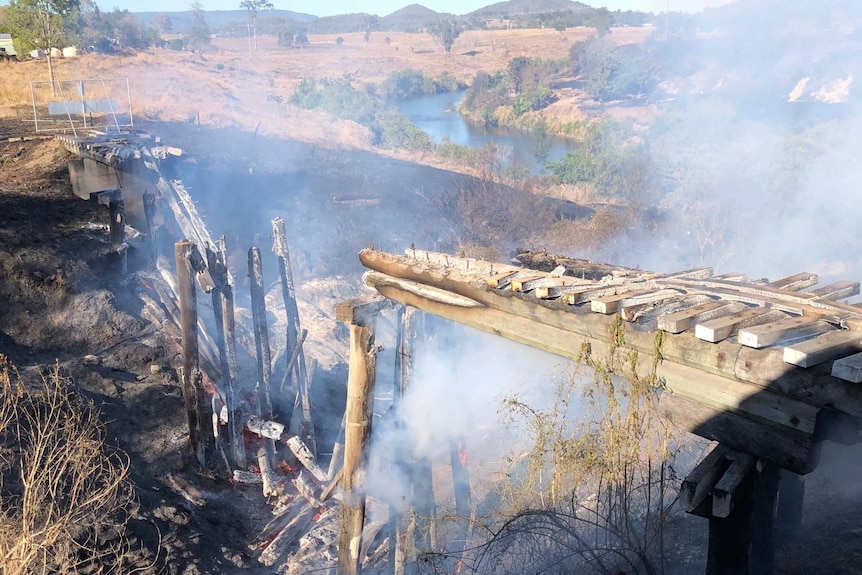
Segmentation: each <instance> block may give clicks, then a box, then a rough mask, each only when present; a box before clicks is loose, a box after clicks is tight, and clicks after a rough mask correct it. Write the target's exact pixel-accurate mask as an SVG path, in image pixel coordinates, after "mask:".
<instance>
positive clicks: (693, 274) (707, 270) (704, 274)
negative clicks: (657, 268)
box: [659, 267, 713, 280]
mask: <svg viewBox="0 0 862 575" xmlns="http://www.w3.org/2000/svg"><path fill="white" fill-rule="evenodd" d="M712 273H713V269H712V268H711V267H699V268H691V269H687V270H683V271H681V272H675V273H672V274H666V275H662V276H659V277H661V278H662V279H689V280H697V279H706V278H708V277H712Z"/></svg>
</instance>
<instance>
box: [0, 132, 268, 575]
mask: <svg viewBox="0 0 862 575" xmlns="http://www.w3.org/2000/svg"><path fill="white" fill-rule="evenodd" d="M0 131H2V130H0ZM66 157H67V156H66V153H65V151H62V150H61V149H60V148H59V146H58V145H57V144H56V143H55V142H53V141H28V142H16V143H3V144H0V302H2V304H0V353H3V354H5V355H6V356H8V357H9V359H10V360H11V361H12V362H13V363H14V364H15V365H17V366H18V367H19V369H20V370H21V372H22V374H23V377H24V379H25V381H27V382H28V383H34V382H37V381H39V379H38V377H39V370H44V369H46V367H47V366H49V365H52V364H54V363H55V362H58V363H59V365H60V366H61V372H62V373H63V374H64V375H66V376H68V377H70V378H71V380H72V381H73V385H74V386H75V387H76V388H77V389H78V390H79V391H80V393H81V394H82V395H84V396H85V397H86V398H88V399H91V400H92V401H93V402H94V403H95V404H96V405H97V406H98V407H99V408H100V411H101V414H102V416H103V419H104V421H106V422H107V432H108V435H109V442H110V443H113V444H116V445H117V446H119V447H120V448H121V449H122V450H124V451H125V452H126V453H128V454H129V456H130V458H131V480H132V482H133V483H134V484H135V486H136V488H137V496H138V504H139V505H138V509H137V510H136V512H135V513H134V515H133V517H132V519H131V521H130V524H129V531H130V533H131V539H132V541H133V542H137V543H140V544H141V545H143V546H144V547H146V548H147V549H149V550H150V551H151V552H152V553H153V554H158V561H157V563H156V568H155V569H154V571H158V572H160V573H171V574H174V573H176V574H179V573H188V574H194V573H230V572H234V571H235V570H236V569H237V568H243V570H248V571H249V572H255V571H254V567H255V565H256V563H255V562H252V560H251V557H250V552H249V550H248V548H247V542H248V541H249V534H252V533H256V529H259V525H258V524H259V523H260V521H261V518H263V517H265V514H266V513H268V509H265V508H264V505H263V502H262V501H260V500H259V499H260V498H255V497H251V496H250V497H246V494H245V493H244V492H242V491H241V490H235V489H233V488H231V487H230V486H229V485H228V484H227V483H226V482H224V481H222V480H216V478H214V477H212V476H210V475H207V474H199V473H197V472H196V470H195V469H194V468H193V467H192V466H191V465H190V463H189V462H190V459H189V457H188V454H187V453H186V452H185V449H184V445H185V443H186V442H184V441H183V430H184V428H185V426H186V424H185V415H184V412H183V409H182V398H181V395H180V391H179V388H178V386H177V382H176V376H175V373H174V372H173V370H172V369H171V365H172V364H174V362H175V360H176V358H175V357H173V356H172V352H170V351H169V350H172V349H174V346H173V345H172V342H170V341H166V339H165V336H164V335H163V334H162V333H160V331H159V330H158V329H156V328H155V327H154V326H153V325H151V324H149V323H148V322H147V321H145V320H143V319H142V318H141V317H140V315H139V314H140V311H141V302H140V299H139V298H138V297H137V295H136V294H137V290H138V289H139V286H137V285H136V284H135V281H134V280H132V281H129V282H120V281H117V280H116V279H115V278H116V276H115V275H114V274H113V273H111V267H110V266H111V261H110V258H109V257H108V256H107V255H106V252H107V247H108V243H107V238H106V235H105V234H106V231H105V229H106V228H105V226H106V225H107V212H106V211H105V208H104V207H99V206H96V205H93V204H90V203H88V202H85V201H82V200H80V199H78V198H77V197H75V196H74V195H73V194H72V191H71V186H70V184H69V180H68V173H67V169H66V165H65V160H66ZM86 355H95V356H97V357H98V358H99V359H100V362H99V363H97V364H85V362H84V361H83V357H84V356H86ZM151 366H157V367H151ZM157 368H158V372H157V373H154V371H155V370H156V369H157ZM168 473H171V474H172V475H173V476H180V477H181V478H182V477H185V476H187V477H189V478H193V483H194V485H196V486H198V487H199V488H201V489H202V490H203V491H204V493H205V495H206V499H207V500H208V503H207V504H206V505H203V506H197V505H192V504H191V503H190V502H189V501H187V500H186V499H185V498H184V497H183V496H182V494H181V493H179V492H177V491H175V490H174V489H172V486H171V482H170V481H169V480H168ZM227 493H230V494H231V497H224V496H225V495H226V494H227ZM249 495H251V494H249ZM151 556H152V555H151Z"/></svg>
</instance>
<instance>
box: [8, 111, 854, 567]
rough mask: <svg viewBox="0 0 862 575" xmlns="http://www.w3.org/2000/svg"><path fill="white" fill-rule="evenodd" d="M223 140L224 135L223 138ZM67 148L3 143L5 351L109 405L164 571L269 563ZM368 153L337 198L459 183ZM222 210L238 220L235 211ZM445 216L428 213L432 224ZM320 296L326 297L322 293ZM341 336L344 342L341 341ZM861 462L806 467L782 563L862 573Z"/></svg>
mask: <svg viewBox="0 0 862 575" xmlns="http://www.w3.org/2000/svg"><path fill="white" fill-rule="evenodd" d="M15 129H16V128H15V126H11V127H10V126H0V133H4V130H5V133H9V132H13V133H14V131H15ZM174 129H175V130H182V128H174ZM177 135H178V136H181V135H182V132H180V131H178V132H177ZM207 135H208V136H212V133H208V134H207ZM186 137H187V142H188V143H187V144H185V143H181V144H180V145H182V146H186V147H190V148H194V146H195V142H198V141H200V140H199V137H198V136H197V135H195V134H194V133H192V134H191V135H188V134H186ZM244 137H246V138H248V137H249V136H248V135H245V136H244ZM224 141H226V138H224V139H222V140H221V142H224ZM210 144H211V145H210V146H209V150H210V154H212V155H211V158H214V159H216V160H218V159H219V154H218V151H219V149H221V148H222V146H221V145H219V142H212V139H211V138H210ZM285 145H286V146H288V144H285ZM253 151H254V150H252V151H251V152H253ZM306 151H307V150H306ZM251 152H249V154H248V156H247V157H246V158H245V160H246V161H247V162H246V164H245V165H240V166H237V171H238V172H241V173H242V172H246V173H249V174H251V173H254V172H255V171H256V173H257V174H259V175H260V174H263V177H264V178H265V177H268V176H271V177H275V176H276V175H277V174H278V171H279V167H278V166H277V165H276V160H275V159H273V158H275V157H276V156H277V154H275V155H271V156H267V157H268V158H269V160H268V161H267V162H266V165H263V164H264V162H262V160H261V159H260V158H261V157H262V156H260V155H256V154H253V153H251ZM222 153H224V150H222ZM321 153H322V152H321ZM344 154H347V153H346V152H344ZM66 158H67V156H66V154H65V152H64V151H61V149H60V148H59V147H58V146H57V144H56V143H54V142H53V141H50V140H47V141H38V140H35V141H27V142H13V143H5V142H4V143H0V353H3V354H5V355H7V356H8V357H9V358H10V359H11V360H12V361H13V362H14V363H15V364H16V365H18V366H19V367H20V368H21V369H22V372H23V373H24V376H25V378H28V379H30V380H34V379H35V378H36V377H38V370H39V369H40V367H41V368H44V367H45V366H48V365H51V364H53V363H54V362H59V364H60V366H61V368H62V370H63V373H64V374H66V375H68V376H70V377H71V378H72V380H73V381H74V385H75V386H76V387H77V388H78V389H79V390H80V392H81V393H82V394H83V395H85V396H86V397H88V398H90V399H92V400H93V401H94V402H95V403H96V404H97V405H98V406H100V408H101V412H102V414H103V417H104V419H105V421H106V422H107V428H108V432H109V434H110V440H111V441H112V442H115V443H116V444H117V445H118V446H119V447H120V448H121V449H123V450H124V451H126V452H127V453H128V454H129V455H130V457H131V462H132V465H131V479H132V481H133V482H134V483H135V485H136V487H137V493H138V500H139V508H138V510H137V511H136V513H135V514H134V516H133V518H132V521H131V523H130V525H129V529H130V533H131V534H132V536H133V538H134V539H135V540H136V541H138V542H139V543H140V544H142V545H143V546H145V547H146V548H148V549H150V550H151V551H153V552H158V554H159V560H158V571H159V572H162V573H170V574H173V573H189V574H193V573H232V572H235V571H237V570H241V571H243V572H249V573H255V572H260V573H267V572H270V570H269V569H262V568H260V567H259V566H258V564H257V562H256V561H255V559H254V558H253V556H252V553H251V552H250V551H249V548H248V543H249V542H250V541H251V540H252V539H253V537H254V535H256V534H257V532H258V531H259V529H260V527H261V525H262V523H263V522H265V520H266V518H267V516H268V515H269V513H270V507H269V506H267V505H265V504H264V502H263V501H262V499H261V498H260V496H259V494H258V490H257V489H250V490H244V489H238V488H234V487H232V486H231V485H229V484H228V483H227V482H226V481H224V480H223V479H221V478H219V477H217V476H216V475H215V474H214V473H211V472H201V471H200V470H199V469H198V468H196V466H195V465H194V464H193V463H192V461H191V458H190V457H189V455H188V453H187V452H186V450H185V447H184V446H185V442H184V437H183V431H184V429H185V427H186V425H185V419H184V414H183V409H182V399H181V395H180V391H179V387H178V385H177V381H176V375H175V372H174V371H173V369H172V367H173V366H175V365H176V361H177V357H176V356H175V355H174V354H175V352H174V351H173V350H175V349H176V347H175V343H176V342H173V341H171V340H170V339H169V338H168V336H166V335H165V334H164V333H162V331H161V330H160V329H158V328H157V327H156V326H153V325H152V324H150V323H149V322H148V321H146V320H145V319H142V317H141V316H140V312H141V302H140V298H139V297H138V295H137V294H138V290H139V289H140V285H139V283H136V282H137V281H138V280H136V279H134V276H132V279H131V280H127V281H120V280H119V279H118V278H116V276H115V275H114V274H113V273H111V261H110V258H109V257H108V255H107V247H108V245H107V239H106V232H105V226H106V224H107V213H106V212H105V211H104V208H103V207H99V206H95V205H92V204H90V203H88V202H85V201H82V200H79V199H78V198H76V197H74V195H73V194H72V192H71V187H70V184H69V181H68V175H67V170H66V165H65V160H66ZM303 158H304V159H303V160H302V161H300V162H298V164H297V166H296V167H295V168H294V170H295V173H305V174H306V176H305V177H307V178H308V180H309V181H311V180H313V179H314V178H315V177H320V174H319V173H317V174H316V173H315V166H314V165H313V164H311V165H309V163H308V162H309V160H308V156H304V157H303ZM222 159H223V158H222ZM365 161H370V160H369V159H368V158H366V156H365V153H358V154H357V155H355V156H346V159H345V160H344V162H343V164H342V165H347V166H350V165H352V168H350V170H352V171H351V172H350V173H345V174H344V175H342V176H340V177H339V181H341V183H342V186H341V187H340V189H339V190H338V192H337V193H336V195H335V196H334V197H333V198H332V204H333V205H335V206H341V207H343V208H344V209H345V210H347V209H349V210H357V209H359V208H361V206H363V205H365V204H364V203H363V202H369V201H371V202H372V203H373V202H374V201H379V200H380V198H381V197H382V196H383V195H385V194H386V193H390V194H394V193H395V192H398V191H403V190H412V191H411V192H410V193H408V194H406V197H405V196H404V195H403V194H402V196H401V197H400V199H401V201H403V202H404V208H403V209H404V210H409V209H410V206H411V205H413V206H414V209H415V206H416V205H419V204H418V203H416V200H415V198H417V197H418V198H420V199H421V198H422V197H423V196H422V195H421V193H417V192H416V190H417V189H419V188H421V187H423V186H425V187H426V189H427V188H430V187H433V186H434V185H447V183H448V185H452V180H451V178H452V176H451V175H447V174H445V173H440V172H439V171H431V170H429V171H426V172H424V176H425V177H422V178H419V179H420V180H421V181H420V182H418V183H417V181H416V180H417V179H416V172H409V171H406V168H404V167H403V166H400V165H399V166H396V168H398V169H405V171H404V172H402V173H401V176H399V177H400V179H397V180H396V181H394V182H392V183H390V185H389V186H388V187H387V188H386V190H385V191H384V190H383V189H381V187H380V182H381V179H382V176H381V175H380V172H379V170H375V169H374V167H373V166H371V165H370V164H369V165H368V166H365V167H363V162H365ZM282 168H283V166H282ZM222 170H224V168H222ZM249 170H250V171H249ZM348 171H349V170H348ZM357 174H360V175H357ZM260 181H264V180H255V181H253V182H251V181H245V180H238V182H240V184H253V183H255V182H260ZM238 191H239V192H240V198H239V199H236V198H234V199H233V200H232V202H233V203H232V206H233V207H234V210H233V211H232V213H233V214H236V213H237V211H238V210H240V208H242V209H243V210H245V211H247V212H248V214H247V215H249V216H253V217H256V218H257V217H259V218H262V219H263V218H268V217H270V216H272V215H273V214H272V213H270V211H267V210H266V209H265V208H264V207H261V206H260V204H259V203H256V202H250V201H248V200H249V197H250V193H251V192H250V191H249V190H247V189H240V190H238ZM411 196H412V197H413V198H414V199H412V200H411V199H410V198H411ZM196 197H197V196H196ZM369 198H370V199H369ZM224 199H225V196H223V195H216V196H215V197H214V198H209V199H208V198H206V197H202V198H201V202H202V203H203V204H204V206H206V205H208V204H210V205H212V204H214V203H217V202H221V201H224ZM301 199H302V201H304V202H309V201H311V202H314V201H317V202H318V205H321V203H322V202H323V200H322V199H320V198H308V197H302V198H301ZM281 201H284V202H285V203H284V205H283V206H282V208H283V209H284V210H288V209H289V208H290V207H291V206H292V205H293V204H290V203H287V202H286V201H285V200H283V199H282V200H281ZM345 202H346V203H345ZM334 215H335V217H337V218H342V220H343V218H344V217H345V216H344V214H343V213H341V212H334ZM318 217H319V218H323V216H318ZM396 217H398V216H397V215H396ZM428 219H429V220H430V218H428ZM224 222H225V223H226V224H229V223H230V218H226V219H225V220H224ZM267 222H268V219H263V222H262V223H263V227H262V228H261V230H259V231H258V232H253V233H252V232H247V231H240V230H235V231H234V233H235V235H236V236H237V238H238V239H239V241H243V240H244V239H246V238H245V237H243V236H244V234H245V235H249V236H253V235H254V234H255V233H265V229H266V223H267ZM312 224H315V225H317V224H320V221H318V222H316V223H315V222H312ZM310 225H311V224H310ZM436 225H437V224H436V222H433V221H430V222H429V226H431V228H432V229H431V233H433V232H434V231H435V229H434V226H436ZM407 227H409V226H407ZM336 229H337V228H336ZM214 231H216V232H217V233H218V230H217V229H216V230H214ZM362 231H363V230H362V228H356V229H353V230H352V231H351V233H350V234H347V235H345V236H344V237H345V238H350V239H351V240H352V241H359V240H358V238H359V237H360V236H362ZM408 231H409V230H408ZM326 233H327V234H331V233H333V232H332V231H331V230H326ZM407 243H409V242H407ZM366 245H367V243H366ZM404 245H406V244H402V246H404ZM361 247H364V245H358V246H355V245H352V244H350V243H349V242H348V245H346V246H345V245H343V244H342V246H341V250H336V251H334V252H333V253H341V257H342V258H343V259H337V260H335V261H331V262H329V264H327V265H325V266H323V268H327V267H329V268H335V269H336V270H337V269H339V268H349V267H350V265H351V264H350V262H351V261H354V262H355V260H352V259H351V258H352V257H355V253H356V251H357V249H354V248H361ZM385 247H388V246H385ZM312 249H313V248H312V247H307V246H303V247H302V249H301V250H299V251H300V254H299V256H300V258H302V257H303V256H302V253H303V251H307V252H311V251H312ZM327 249H331V250H332V249H335V248H333V247H332V246H329V247H328V248H327ZM132 264H133V265H135V262H134V261H133V262H132ZM332 272H333V269H322V268H316V267H315V266H303V271H301V272H300V273H301V274H305V277H306V279H308V278H310V277H311V276H313V275H315V274H316V273H319V274H322V275H326V274H331V273H332ZM315 285H316V284H315ZM321 297H322V296H321ZM330 303H331V302H330ZM314 305H318V306H323V305H324V304H323V303H321V301H316V302H314ZM301 313H302V310H301ZM309 323H310V324H314V323H315V322H314V321H312V322H309ZM321 329H322V331H321V332H320V334H319V338H318V339H320V338H322V337H323V338H331V339H337V338H338V334H337V333H334V332H327V331H326V329H329V328H321ZM318 345H319V342H318ZM332 345H333V346H334V347H338V344H337V342H333V343H332ZM316 349H318V350H320V349H321V348H320V347H318V348H316ZM90 354H92V355H95V356H98V357H99V358H100V362H99V363H98V364H92V363H85V362H84V361H83V357H84V356H85V355H90ZM320 354H321V355H324V352H323V351H320ZM330 363H331V365H330V367H329V368H328V369H330V370H331V372H332V373H333V374H335V373H338V370H339V369H341V368H343V366H341V367H339V366H338V353H335V354H334V355H333V358H332V359H331V361H330ZM341 375H343V373H342V374H341ZM333 376H334V375H333ZM334 411H337V410H334ZM860 471H862V456H860V452H859V449H855V448H845V447H840V446H834V445H828V446H827V448H826V449H825V450H824V457H823V464H822V466H821V467H820V468H819V469H818V470H817V471H815V472H814V473H812V474H811V475H810V476H808V477H807V478H806V484H807V498H806V504H805V510H804V523H803V530H802V533H801V534H800V535H799V536H798V537H797V538H795V539H793V540H789V539H788V540H784V541H782V542H781V544H780V545H779V551H778V556H777V565H778V571H779V572H781V573H798V574H803V573H847V574H850V573H859V572H862V514H860V511H862V509H860V508H862V503H860V502H862V488H860V487H858V477H859V476H860ZM168 474H172V475H173V476H174V477H177V476H178V477H180V478H188V479H189V480H190V481H191V482H192V483H193V484H194V485H196V486H197V487H198V488H200V489H201V490H202V492H203V495H204V498H205V499H206V500H207V504H206V505H202V506H198V505H194V504H192V503H190V502H189V501H188V500H187V499H185V498H184V497H183V496H182V494H181V493H180V492H179V491H177V490H176V489H175V488H174V486H173V484H172V483H171V481H170V480H169V479H168ZM669 529H670V533H671V534H672V537H669V538H668V540H670V541H673V543H672V545H671V547H672V549H671V550H670V552H669V553H668V559H669V560H670V562H671V563H672V565H668V567H669V570H670V571H671V572H679V573H683V572H684V573H697V572H702V570H703V557H704V552H705V544H706V522H705V520H701V519H698V518H693V517H687V516H682V517H677V518H675V519H674V520H673V521H672V522H671V524H670V526H669Z"/></svg>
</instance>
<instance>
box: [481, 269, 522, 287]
mask: <svg viewBox="0 0 862 575" xmlns="http://www.w3.org/2000/svg"><path fill="white" fill-rule="evenodd" d="M518 273H520V272H519V270H509V271H504V272H500V273H498V274H494V275H492V276H491V277H489V278H488V285H489V286H491V287H493V288H497V289H503V288H505V287H507V286H508V285H509V283H511V281H512V278H514V277H515V276H517V275H518Z"/></svg>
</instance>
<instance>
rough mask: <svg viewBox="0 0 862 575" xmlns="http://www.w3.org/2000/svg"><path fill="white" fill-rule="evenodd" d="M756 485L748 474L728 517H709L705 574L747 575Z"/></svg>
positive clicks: (753, 478) (752, 477) (752, 476)
mask: <svg viewBox="0 0 862 575" xmlns="http://www.w3.org/2000/svg"><path fill="white" fill-rule="evenodd" d="M754 482H755V477H754V474H749V475H748V476H747V477H746V479H745V481H744V482H743V485H742V486H740V493H739V495H740V496H739V498H738V500H737V503H736V505H734V506H733V508H732V510H731V512H730V515H729V516H727V517H710V518H709V548H708V551H707V559H706V575H748V573H749V550H750V547H751V512H752V508H753V503H754V494H753V492H754Z"/></svg>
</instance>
